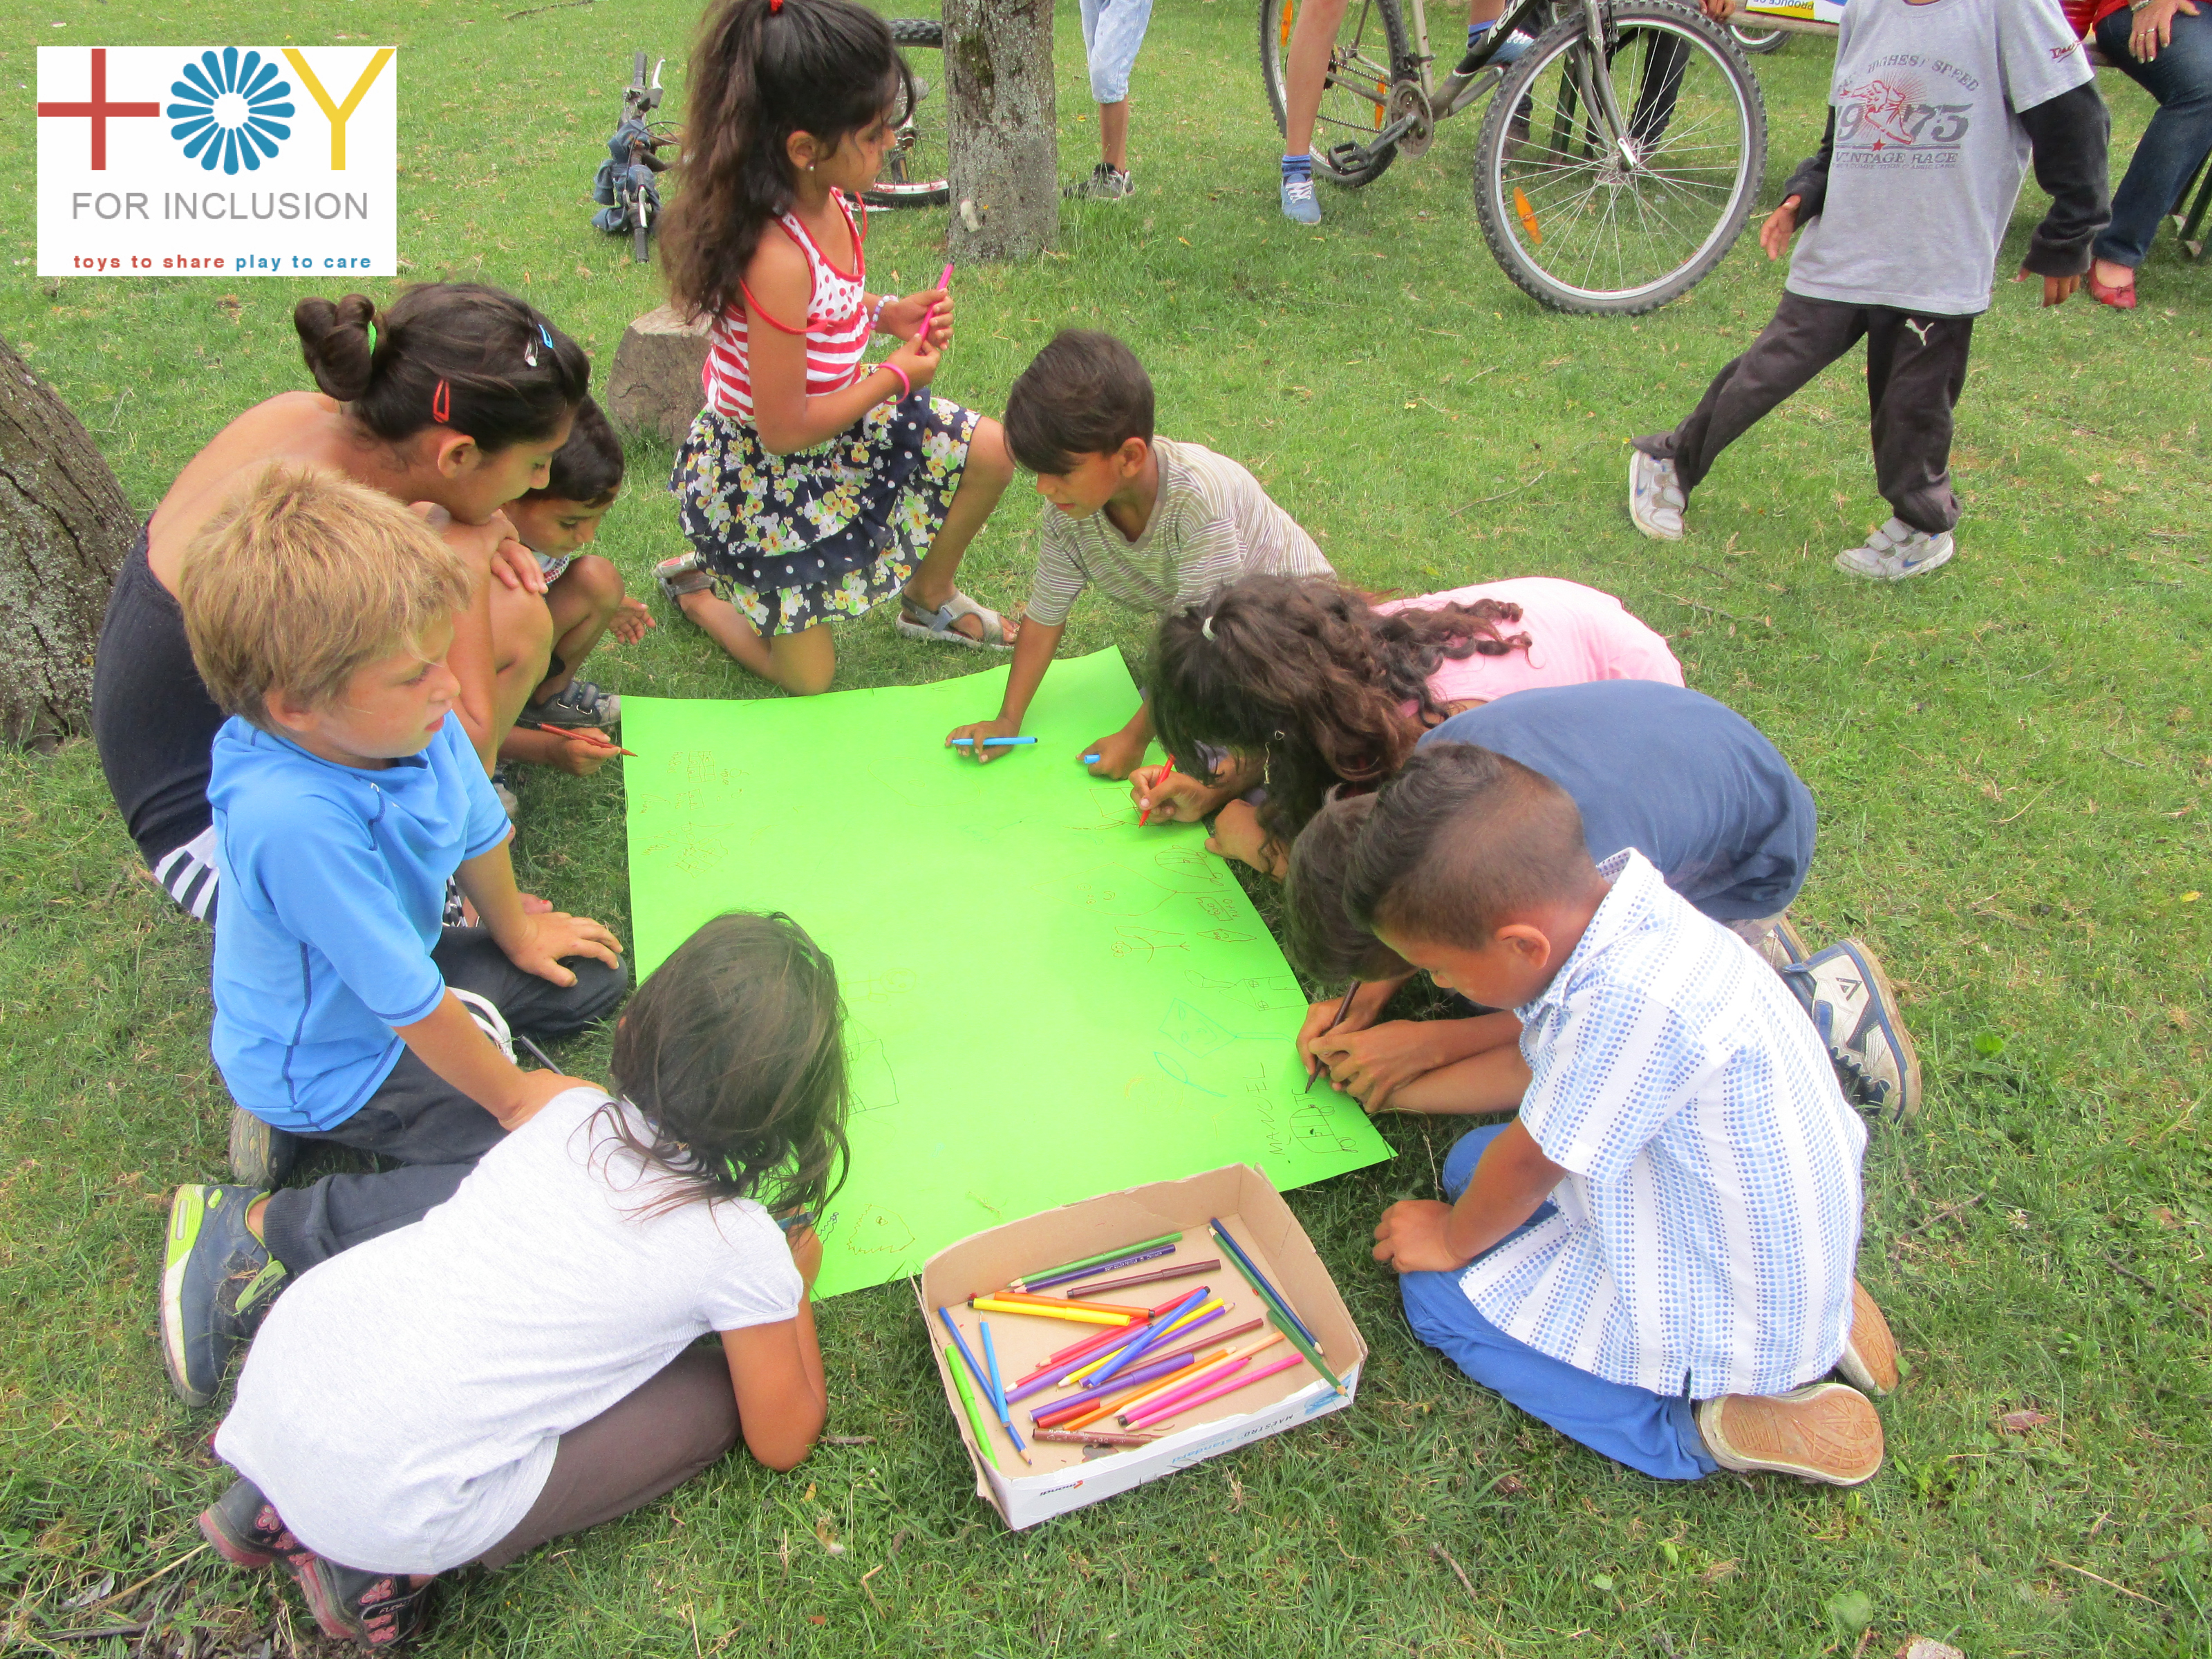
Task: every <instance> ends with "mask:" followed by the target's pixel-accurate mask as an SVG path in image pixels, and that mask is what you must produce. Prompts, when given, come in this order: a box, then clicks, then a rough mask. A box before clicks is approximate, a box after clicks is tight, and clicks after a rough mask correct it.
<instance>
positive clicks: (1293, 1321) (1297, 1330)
mask: <svg viewBox="0 0 2212 1659" xmlns="http://www.w3.org/2000/svg"><path fill="white" fill-rule="evenodd" d="M1213 1225H1214V1228H1215V1230H1216V1231H1215V1234H1214V1237H1217V1238H1218V1239H1220V1241H1221V1242H1222V1243H1224V1244H1225V1245H1227V1246H1228V1248H1229V1251H1230V1254H1231V1255H1233V1256H1234V1257H1235V1258H1236V1259H1237V1272H1239V1273H1243V1275H1244V1277H1245V1279H1247V1280H1248V1281H1249V1283H1250V1284H1251V1286H1252V1288H1253V1289H1254V1290H1255V1291H1259V1292H1260V1298H1261V1301H1263V1302H1265V1303H1267V1306H1268V1308H1269V1310H1271V1311H1272V1312H1273V1316H1274V1320H1275V1324H1276V1327H1277V1328H1278V1329H1279V1330H1280V1331H1281V1332H1282V1334H1283V1335H1284V1336H1285V1337H1286V1338H1287V1339H1289V1341H1290V1345H1291V1346H1292V1347H1294V1348H1296V1349H1297V1351H1298V1352H1300V1353H1302V1354H1304V1356H1305V1357H1306V1363H1307V1364H1309V1365H1311V1366H1312V1367H1313V1368H1314V1369H1315V1370H1317V1371H1319V1372H1320V1373H1321V1374H1322V1376H1324V1377H1326V1378H1327V1379H1328V1385H1329V1387H1331V1388H1332V1389H1335V1390H1336V1391H1337V1392H1338V1393H1339V1394H1342V1393H1344V1392H1345V1388H1344V1383H1343V1379H1341V1378H1340V1377H1339V1376H1337V1374H1336V1373H1335V1372H1334V1371H1333V1370H1329V1368H1328V1361H1327V1360H1325V1359H1323V1358H1322V1357H1321V1345H1320V1344H1319V1343H1318V1342H1316V1340H1314V1335H1313V1333H1312V1332H1311V1331H1310V1330H1308V1329H1307V1328H1306V1327H1305V1323H1304V1321H1302V1320H1301V1319H1299V1317H1298V1316H1297V1314H1295V1313H1293V1312H1292V1311H1291V1304H1289V1303H1287V1302H1285V1301H1284V1300H1283V1298H1282V1297H1281V1296H1279V1294H1277V1292H1276V1291H1275V1287H1274V1286H1273V1285H1270V1284H1269V1283H1268V1282H1267V1279H1266V1277H1265V1276H1264V1275H1263V1274H1262V1273H1261V1272H1260V1270H1259V1269H1258V1268H1257V1267H1254V1266H1253V1265H1252V1264H1251V1262H1250V1261H1249V1260H1248V1259H1247V1258H1246V1256H1245V1255H1244V1252H1243V1251H1242V1250H1240V1249H1237V1243H1236V1241H1235V1240H1234V1239H1232V1238H1231V1237H1229V1235H1228V1233H1227V1232H1226V1231H1222V1230H1221V1224H1220V1223H1219V1222H1218V1221H1217V1222H1215V1223H1214V1224H1213Z"/></svg>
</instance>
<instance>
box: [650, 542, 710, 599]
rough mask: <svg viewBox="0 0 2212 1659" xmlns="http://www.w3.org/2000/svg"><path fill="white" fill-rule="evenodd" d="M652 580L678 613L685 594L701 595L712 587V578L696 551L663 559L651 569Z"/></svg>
mask: <svg viewBox="0 0 2212 1659" xmlns="http://www.w3.org/2000/svg"><path fill="white" fill-rule="evenodd" d="M653 580H655V581H657V582H659V584H660V591H661V592H663V593H665V594H666V595H667V596H668V602H669V604H671V605H675V606H676V607H677V609H678V610H679V611H680V610H682V609H683V605H682V604H681V601H682V599H683V598H684V595H685V594H687V593H703V592H706V591H707V590H708V588H710V587H712V586H714V577H712V576H710V575H708V574H707V569H706V567H705V566H704V565H702V563H701V562H700V561H699V555H698V552H697V551H696V550H693V551H691V552H690V553H678V555H677V556H675V557H674V558H672V559H663V560H662V561H661V562H659V564H657V565H655V566H653Z"/></svg>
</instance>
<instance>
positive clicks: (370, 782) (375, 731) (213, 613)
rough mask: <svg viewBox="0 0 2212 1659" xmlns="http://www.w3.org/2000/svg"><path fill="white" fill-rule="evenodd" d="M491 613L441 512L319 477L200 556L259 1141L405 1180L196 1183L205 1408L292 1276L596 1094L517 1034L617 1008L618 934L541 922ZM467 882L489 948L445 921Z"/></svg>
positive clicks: (184, 1257) (184, 1191)
mask: <svg viewBox="0 0 2212 1659" xmlns="http://www.w3.org/2000/svg"><path fill="white" fill-rule="evenodd" d="M468 593H469V573H468V572H467V570H466V569H465V568H464V566H463V565H462V563H461V562H460V560H459V556H457V555H456V554H455V553H454V551H453V550H452V549H451V548H450V547H449V546H447V544H446V543H445V542H444V541H442V540H441V538H439V537H438V536H437V535H435V533H433V532H432V531H431V530H430V529H429V527H428V525H427V524H426V523H425V522H424V521H423V520H422V519H421V518H419V517H417V516H416V514H415V513H410V511H408V509H407V508H405V507H403V506H402V505H400V503H398V501H394V500H392V498H391V497H389V496H386V495H382V494H380V493H379V492H377V491H375V490H372V489H367V488H365V487H363V486H362V485H359V484H356V483H351V482H349V481H347V480H344V479H342V478H337V477H331V476H330V475H326V474H322V473H318V472H313V471H305V470H300V469H289V468H284V467H272V468H271V469H270V471H268V472H267V473H265V474H264V475H263V477H261V478H260V479H258V481H256V482H255V483H252V484H251V485H249V486H247V488H246V489H245V491H244V492H243V493H242V494H241V495H240V497H239V499H238V500H236V501H234V502H233V503H232V504H231V505H230V506H229V507H227V508H226V509H225V510H224V511H223V512H222V513H218V514H217V515H216V518H215V519H213V520H210V523H209V524H208V526H207V527H206V528H205V529H204V530H203V532H201V534H200V536H199V538H197V540H196V541H195V543H194V544H193V546H192V547H191V549H190V550H188V551H187V553H186V555H185V563H184V566H183V568H182V571H181V573H180V575H179V583H178V592H177V599H178V604H179V607H180V608H181V609H182V611H183V612H184V619H185V632H186V635H187V636H188V637H189V639H190V641H191V647H192V658H193V661H194V663H195V664H196V665H197V667H198V669H199V671H200V675H201V678H203V679H204V681H205V682H206V684H207V686H208V689H209V690H210V692H211V693H212V694H213V695H214V696H215V698H216V702H218V704H219V705H220V706H222V708H225V709H226V710H228V712H229V713H230V716H231V718H230V719H229V720H228V722H227V723H226V724H225V725H224V726H223V727H222V730H221V731H220V732H218V733H217V734H216V741H215V745H214V752H213V757H212V758H213V763H214V764H213V772H212V775H211V776H210V782H209V788H208V798H209V801H210V805H212V807H213V808H214V817H215V833H216V867H217V870H218V872H220V876H221V878H222V882H223V883H224V884H225V887H226V890H225V892H224V896H223V904H222V909H221V910H220V912H218V915H217V921H216V946H215V970H214V989H215V1005H216V1013H215V1027H214V1031H213V1034H212V1036H211V1038H210V1048H212V1050H213V1052H214V1055H215V1060H216V1066H217V1067H218V1069H220V1070H221V1072H222V1076H223V1081H224V1083H225V1084H226V1085H228V1087H229V1089H230V1091H231V1094H232V1096H233V1097H234V1098H235V1099H236V1101H237V1102H238V1103H239V1105H240V1107H241V1108H243V1109H245V1110H246V1112H248V1113H250V1114H252V1116H253V1118H254V1119H256V1120H258V1121H259V1122H261V1123H264V1124H266V1125H268V1126H269V1127H270V1128H272V1129H274V1130H276V1131H279V1132H282V1133H283V1135H285V1136H299V1137H306V1138H310V1139H323V1140H330V1141H334V1142H336V1143H337V1144H339V1145H342V1146H351V1147H354V1148H356V1149H357V1150H359V1151H362V1152H372V1153H375V1154H377V1155H378V1156H379V1157H380V1158H382V1159H383V1160H386V1162H389V1163H394V1164H398V1165H400V1166H401V1167H399V1168H396V1169H387V1170H383V1171H382V1172H380V1173H377V1174H365V1175H335V1176H325V1177H324V1178H323V1179H321V1180H319V1181H318V1182H314V1183H313V1185H312V1186H309V1187H307V1188H298V1189H289V1190H280V1191H276V1192H262V1191H258V1190H257V1189H256V1188H252V1187H244V1186H197V1185H196V1186H186V1187H183V1188H179V1189H178V1192H177V1194H176V1196H175V1198H174V1199H173V1200H172V1203H171V1206H170V1211H169V1232H168V1241H167V1257H166V1261H165V1262H164V1267H163V1273H162V1284H161V1338H162V1341H161V1350H162V1358H163V1359H164V1361H165V1363H166V1364H167V1367H168V1370H169V1376H170V1380H171V1382H172V1383H173V1384H174V1385H175V1387H176V1389H177V1391H178V1393H179V1395H182V1396H183V1397H184V1398H185V1400H186V1401H189V1402H190V1403H191V1404H194V1405H204V1404H205V1403H206V1402H207V1401H209V1400H210V1399H211V1398H212V1397H213V1396H214V1394H215V1391H216V1388H217V1386H218V1385H219V1384H220V1383H221V1381H222V1372H223V1368H224V1365H225V1364H226V1362H227V1361H228V1358H229V1357H230V1355H231V1352H232V1351H233V1350H234V1348H236V1346H238V1345H239V1344H240V1342H241V1341H243V1340H245V1339H246V1337H247V1336H249V1335H250V1334H251V1333H252V1328H253V1327H254V1326H255V1325H256V1324H258V1322H259V1318H260V1316H261V1315H262V1314H264V1313H265V1312H266V1311H267V1309H268V1306H269V1304H270V1300H271V1299H272V1298H273V1297H274V1295H275V1293H276V1290H277V1289H278V1288H279V1287H281V1285H283V1281H284V1279H285V1278H286V1277H287V1275H288V1274H291V1273H300V1272H301V1271H303V1270H304V1269H306V1268H307V1267H312V1266H313V1265H314V1264H315V1263H316V1262H318V1261H322V1260H324V1259H325V1257H328V1256H330V1255H336V1254H337V1252H339V1251H340V1250H343V1249H346V1248H348V1247H349V1246H350V1245H352V1244H356V1243H360V1242H362V1240H363V1239H367V1238H372V1237H375V1236H376V1235H378V1234H379V1233H382V1232H387V1231H391V1230H392V1228H394V1227H397V1226H402V1225H406V1224H407V1223H408V1222H410V1221H412V1220H414V1219H416V1218H418V1217H419V1216H421V1215H422V1213H423V1212H425V1211H426V1210H428V1209H429V1208H431V1207H433V1206H435V1205H437V1204H439V1203H441V1202H442V1201H443V1200H445V1199H446V1198H447V1197H448V1196H450V1195H451V1194H452V1192H453V1188H455V1187H456V1186H458V1185H459V1182H460V1180H461V1178H462V1176H465V1175H466V1174H467V1173H468V1171H469V1170H470V1168H471V1166H472V1165H473V1164H475V1162H476V1160H477V1158H479V1157H481V1156H482V1155H483V1152H485V1151H486V1150H488V1149H489V1147H490V1146H492V1145H493V1144H494V1143H495V1141H497V1140H498V1139H500V1138H501V1136H502V1135H504V1134H505V1133H507V1131H508V1130H510V1129H512V1128H514V1127H517V1126H518V1125H519V1124H520V1123H521V1122H523V1121H525V1120H526V1119H527V1118H528V1117H529V1116H530V1115H532V1113H533V1112H535V1111H536V1110H537V1109H538V1107H539V1106H541V1105H542V1104H544V1102H546V1101H547V1100H550V1098H552V1097H553V1096H555V1095H556V1094H558V1093H559V1092H561V1091H562V1090H563V1089H567V1088H572V1087H574V1086H576V1084H577V1080H576V1079H573V1078H568V1077H563V1076H562V1075H560V1074H559V1073H555V1072H552V1071H550V1070H547V1071H538V1072H524V1071H522V1070H521V1069H520V1067H518V1066H516V1065H515V1063H514V1060H513V1050H512V1048H511V1047H510V1046H509V1045H508V1024H507V1022H509V1021H512V1022H513V1024H514V1025H515V1026H516V1027H519V1028H520V1029H524V1030H534V1031H537V1032H539V1033H541V1034H544V1035H547V1036H559V1035H565V1034H567V1033H568V1032H572V1031H574V1030H580V1029H581V1028H582V1027H583V1026H585V1025H586V1024H590V1023H591V1022H592V1020H595V1019H597V1018H600V1017H601V1016H603V1015H605V1014H606V1013H609V1012H611V1011H612V1010H613V1008H614V1006H615V1004H616V1003H617V1001H618V1000H620V999H621V995H622V992H623V972H622V969H621V965H620V961H619V951H620V949H621V947H620V945H618V943H617V941H616V939H615V938H614V936H613V935H612V934H611V933H608V932H607V930H606V929H605V928H604V927H600V926H599V923H597V922H595V921H590V920H588V919H586V918H584V917H580V916H569V915H561V914H559V913H557V912H549V913H544V914H540V915H528V914H526V913H525V911H524V909H523V905H522V899H521V896H520V893H518V892H517V890H516V889H515V884H514V871H513V866H512V864H511V863H510V862H509V861H508V857H507V836H508V834H509V829H508V825H507V817H506V814H505V813H504V812H503V811H501V807H500V805H499V801H498V799H497V797H496V796H495V795H494V794H493V793H492V790H491V786H490V783H489V780H488V779H487V778H486V777H485V775H484V771H483V765H482V763H480V762H479V761H478V759H477V755H476V751H475V750H474V749H473V747H472V746H471V744H470V742H469V738H468V734H467V732H466V731H465V729H464V728H463V727H462V726H461V723H460V721H459V720H458V719H456V718H454V717H453V703H454V700H455V698H456V697H457V696H458V695H459V681H458V680H456V679H455V678H454V677H453V674H452V672H451V671H449V670H447V667H446V665H445V660H444V659H445V653H446V651H447V647H448V646H449V645H450V644H451V642H452V640H453V616H454V613H455V612H456V611H459V609H460V608H461V607H462V606H463V605H465V603H466V602H467V598H468ZM449 878H451V879H453V881H455V882H456V883H457V884H458V885H459V888H460V890H461V891H462V892H463V893H464V894H465V896H467V897H468V898H469V899H470V900H471V902H473V903H474V904H475V906H476V908H477V915H479V916H480V917H481V918H482V925H481V926H479V927H469V928H459V927H453V928H447V927H442V926H441V921H442V918H443V915H444V909H445V895H446V884H447V880H448V879H449ZM564 957H566V958H574V966H573V967H570V966H567V965H564V964H563V961H562V958H564Z"/></svg>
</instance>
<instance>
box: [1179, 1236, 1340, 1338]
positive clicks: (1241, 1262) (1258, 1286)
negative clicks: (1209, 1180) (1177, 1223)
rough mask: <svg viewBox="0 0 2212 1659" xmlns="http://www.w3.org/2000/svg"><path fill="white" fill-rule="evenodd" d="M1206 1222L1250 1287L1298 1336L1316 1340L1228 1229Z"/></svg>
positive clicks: (1287, 1300)
mask: <svg viewBox="0 0 2212 1659" xmlns="http://www.w3.org/2000/svg"><path fill="white" fill-rule="evenodd" d="M1206 1225H1207V1226H1208V1227H1210V1228H1212V1230H1213V1236H1214V1237H1216V1238H1218V1239H1219V1240H1220V1241H1221V1247H1222V1249H1225V1250H1227V1251H1228V1252H1229V1254H1230V1255H1232V1256H1234V1257H1235V1258H1236V1260H1237V1267H1239V1268H1240V1269H1241V1270H1242V1271H1243V1274H1244V1277H1245V1279H1247V1280H1249V1282H1250V1284H1251V1286H1252V1288H1253V1289H1254V1290H1255V1291H1259V1292H1260V1294H1261V1296H1262V1297H1265V1298H1266V1299H1267V1301H1269V1302H1272V1303H1273V1304H1274V1305H1275V1308H1276V1310H1278V1311H1279V1312H1280V1313H1282V1314H1284V1315H1285V1316H1287V1317H1288V1318H1289V1320H1290V1322H1291V1324H1293V1325H1295V1326H1297V1330H1298V1334H1299V1335H1300V1336H1303V1337H1304V1338H1305V1340H1307V1341H1309V1342H1311V1341H1314V1340H1316V1337H1315V1336H1314V1334H1313V1331H1312V1328H1310V1327H1309V1326H1308V1325H1307V1323H1306V1322H1305V1321H1304V1320H1303V1319H1301V1318H1299V1317H1298V1316H1297V1314H1296V1313H1295V1312H1293V1311H1292V1310H1291V1304H1290V1299H1289V1298H1288V1297H1285V1295H1284V1294H1283V1293H1282V1292H1281V1291H1279V1290H1277V1289H1276V1288H1275V1287H1274V1286H1273V1285H1271V1284H1269V1283H1268V1282H1267V1275H1266V1274H1264V1273H1261V1271H1260V1269H1259V1268H1258V1267H1256V1266H1255V1265H1254V1264H1253V1261H1252V1258H1251V1257H1250V1256H1249V1255H1245V1254H1244V1249H1243V1246H1242V1245H1240V1244H1239V1243H1237V1241H1236V1240H1235V1239H1233V1238H1231V1237H1230V1236H1229V1229H1228V1228H1226V1227H1225V1226H1223V1225H1221V1224H1220V1223H1219V1222H1218V1221H1214V1220H1209V1221H1207V1223H1206Z"/></svg>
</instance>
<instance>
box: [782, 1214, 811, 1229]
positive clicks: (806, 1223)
mask: <svg viewBox="0 0 2212 1659" xmlns="http://www.w3.org/2000/svg"><path fill="white" fill-rule="evenodd" d="M775 1225H777V1226H779V1227H781V1228H782V1229H783V1230H784V1231H786V1232H789V1231H791V1230H792V1229H793V1227H811V1226H812V1225H814V1212H813V1211H811V1210H801V1211H800V1212H799V1213H798V1214H797V1215H787V1216H783V1217H781V1218H778V1220H777V1221H776V1224H775Z"/></svg>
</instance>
